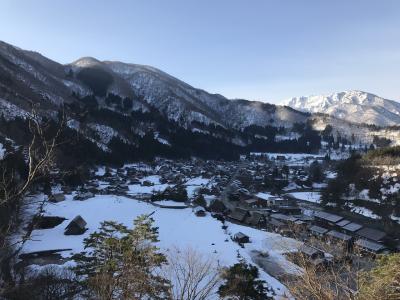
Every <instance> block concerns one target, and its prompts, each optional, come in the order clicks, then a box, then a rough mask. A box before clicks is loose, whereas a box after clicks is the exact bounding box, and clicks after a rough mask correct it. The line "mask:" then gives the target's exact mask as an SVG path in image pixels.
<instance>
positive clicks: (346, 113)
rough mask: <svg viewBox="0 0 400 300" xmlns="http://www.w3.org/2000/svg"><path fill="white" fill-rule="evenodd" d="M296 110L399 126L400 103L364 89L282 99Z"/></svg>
mask: <svg viewBox="0 0 400 300" xmlns="http://www.w3.org/2000/svg"><path fill="white" fill-rule="evenodd" d="M283 104H284V105H287V106H290V107H292V108H294V109H296V110H300V111H304V112H309V113H324V114H328V115H331V116H334V117H336V118H339V119H344V120H346V121H349V122H353V123H365V124H371V125H377V126H395V125H400V103H399V102H396V101H393V100H387V99H384V98H382V97H379V96H376V95H374V94H371V93H367V92H363V91H345V92H340V93H334V94H331V95H326V96H324V95H320V96H309V97H294V98H291V99H288V100H286V101H284V102H283Z"/></svg>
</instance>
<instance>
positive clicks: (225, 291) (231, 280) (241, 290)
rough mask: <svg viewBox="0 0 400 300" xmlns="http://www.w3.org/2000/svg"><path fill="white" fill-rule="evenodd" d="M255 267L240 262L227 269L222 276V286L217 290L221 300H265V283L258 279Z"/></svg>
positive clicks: (266, 296) (266, 297)
mask: <svg viewBox="0 0 400 300" xmlns="http://www.w3.org/2000/svg"><path fill="white" fill-rule="evenodd" d="M258 277H259V271H258V269H257V267H255V266H252V265H250V264H247V263H246V262H244V261H241V262H239V263H237V264H234V265H233V266H231V267H230V268H229V269H227V270H226V271H225V272H224V273H223V274H222V278H223V279H224V281H225V282H224V284H222V285H221V286H220V288H219V290H218V294H219V296H220V297H221V299H232V300H233V299H237V300H265V299H272V298H270V297H268V295H267V289H266V287H265V286H264V284H265V281H263V280H260V279H258Z"/></svg>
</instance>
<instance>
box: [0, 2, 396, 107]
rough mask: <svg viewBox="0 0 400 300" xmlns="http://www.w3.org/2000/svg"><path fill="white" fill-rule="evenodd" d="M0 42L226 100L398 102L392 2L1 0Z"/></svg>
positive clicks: (394, 12) (394, 13)
mask: <svg viewBox="0 0 400 300" xmlns="http://www.w3.org/2000/svg"><path fill="white" fill-rule="evenodd" d="M0 40H3V41H5V42H8V43H11V44H14V45H16V46H19V47H21V48H24V49H30V50H35V51H38V52H40V53H42V54H43V55H45V56H48V57H49V58H51V59H54V60H56V61H59V62H61V63H68V62H71V61H74V60H76V59H77V58H79V57H82V56H93V57H96V58H98V59H101V60H120V61H124V62H131V63H139V64H148V65H152V66H154V67H157V68H159V69H162V70H163V71H166V72H168V73H170V74H171V75H174V76H176V77H178V78H179V79H182V80H183V81H186V82H187V83H189V84H191V85H193V86H195V87H199V88H202V89H205V90H207V91H209V92H213V93H220V94H223V95H225V96H227V97H229V98H246V99H252V100H262V101H267V102H277V101H279V100H282V99H285V98H289V97H292V96H301V95H310V94H320V93H330V92H335V91H342V90H348V89H359V90H365V91H369V92H373V93H376V94H378V95H380V96H383V97H386V98H389V99H395V100H399V99H400V82H399V70H400V1H397V0H393V1H386V0H376V1H370V0H335V1H329V0H303V1H300V0H292V1H289V0H275V1H272V0H271V1H269V0H251V1H249V0H247V1H245V0H242V1H238V0H201V1H195V0H181V1H176V0H168V1H166V0H159V1H155V0H143V1H134V0H130V1H128V0H126V1H123V0H119V1H101V0H96V1H95V0H68V1H61V0H36V1H33V0H26V1H19V0H1V1H0Z"/></svg>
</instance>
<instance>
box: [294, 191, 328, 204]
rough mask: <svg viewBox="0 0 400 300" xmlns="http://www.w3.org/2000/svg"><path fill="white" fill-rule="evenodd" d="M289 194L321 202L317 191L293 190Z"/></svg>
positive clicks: (300, 198) (301, 198)
mask: <svg viewBox="0 0 400 300" xmlns="http://www.w3.org/2000/svg"><path fill="white" fill-rule="evenodd" d="M289 195H291V196H293V197H295V198H296V199H299V200H303V201H308V202H313V203H320V202H321V194H320V193H318V192H295V193H290V194H289Z"/></svg>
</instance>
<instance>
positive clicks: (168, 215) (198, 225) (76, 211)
mask: <svg viewBox="0 0 400 300" xmlns="http://www.w3.org/2000/svg"><path fill="white" fill-rule="evenodd" d="M72 198H73V195H67V199H66V200H65V201H62V202H59V203H55V204H54V203H49V204H47V206H46V207H45V211H46V215H53V216H61V217H65V218H67V219H68V220H66V221H64V222H63V223H61V224H60V225H58V226H56V227H55V228H52V229H41V230H34V231H33V232H32V236H31V240H29V241H27V242H26V244H25V245H24V248H23V252H24V253H28V252H33V251H41V250H54V249H71V250H69V251H64V252H62V255H63V256H64V257H69V256H71V255H72V254H74V253H77V252H80V251H83V239H84V238H86V237H88V236H89V235H90V234H91V233H92V232H94V231H95V230H96V229H97V228H98V227H99V224H100V222H101V221H104V220H114V221H117V222H121V223H123V224H125V225H127V226H129V227H131V226H132V224H133V220H134V219H135V218H136V217H137V216H139V215H141V214H150V213H153V215H152V217H153V218H154V220H155V223H156V226H158V227H159V234H160V236H159V239H160V247H161V249H162V250H163V251H165V252H167V251H169V250H170V249H173V248H174V247H178V248H188V247H191V248H193V249H196V250H198V251H199V252H201V253H203V254H204V255H209V256H213V257H215V258H216V259H217V260H218V262H219V264H220V265H225V266H228V265H232V264H234V263H235V262H237V261H238V254H239V255H240V256H241V257H243V258H245V259H246V260H247V261H249V262H251V253H252V251H253V250H256V251H260V252H268V253H269V259H274V260H275V261H276V262H277V263H278V264H279V265H280V266H281V267H282V268H283V269H284V270H286V271H287V272H289V273H297V272H299V269H298V268H297V267H296V266H295V265H294V264H292V263H290V262H289V261H287V260H286V258H285V256H284V255H283V253H284V252H288V251H293V250H295V249H296V247H298V245H299V242H297V241H295V240H293V239H289V238H284V237H282V236H280V235H278V234H275V233H270V232H265V231H261V230H257V229H254V228H250V227H246V226H241V225H237V224H232V223H226V225H228V228H227V229H226V230H224V229H223V228H222V223H221V222H220V221H218V220H217V219H214V218H212V217H211V216H210V215H209V214H207V215H206V216H205V217H197V216H196V215H195V214H194V213H193V211H192V209H191V208H185V209H165V208H158V207H155V206H153V205H151V204H148V203H145V202H140V201H137V200H133V199H129V198H126V197H122V196H114V195H98V196H95V197H93V198H90V199H88V200H86V201H74V200H72ZM77 215H81V216H82V217H83V218H84V220H85V221H86V222H87V227H88V230H87V231H86V232H85V233H84V234H83V235H77V236H66V235H64V228H65V227H66V226H67V224H68V223H69V221H70V220H72V219H73V218H74V217H75V216H77ZM239 231H240V232H243V233H244V234H246V235H248V236H249V237H250V239H251V243H250V244H246V246H245V247H244V248H241V247H240V246H239V245H238V244H236V243H235V242H233V241H232V240H231V236H232V235H234V234H235V233H237V232H239ZM260 271H261V275H262V278H263V279H264V280H266V281H267V283H268V284H269V285H270V286H271V287H272V288H273V289H274V290H275V291H276V292H277V294H278V295H283V294H284V293H286V292H287V291H286V288H285V287H284V286H283V285H282V284H281V283H280V282H279V281H278V280H276V279H275V278H273V277H271V276H270V275H268V274H267V273H265V272H264V271H262V270H260Z"/></svg>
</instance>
